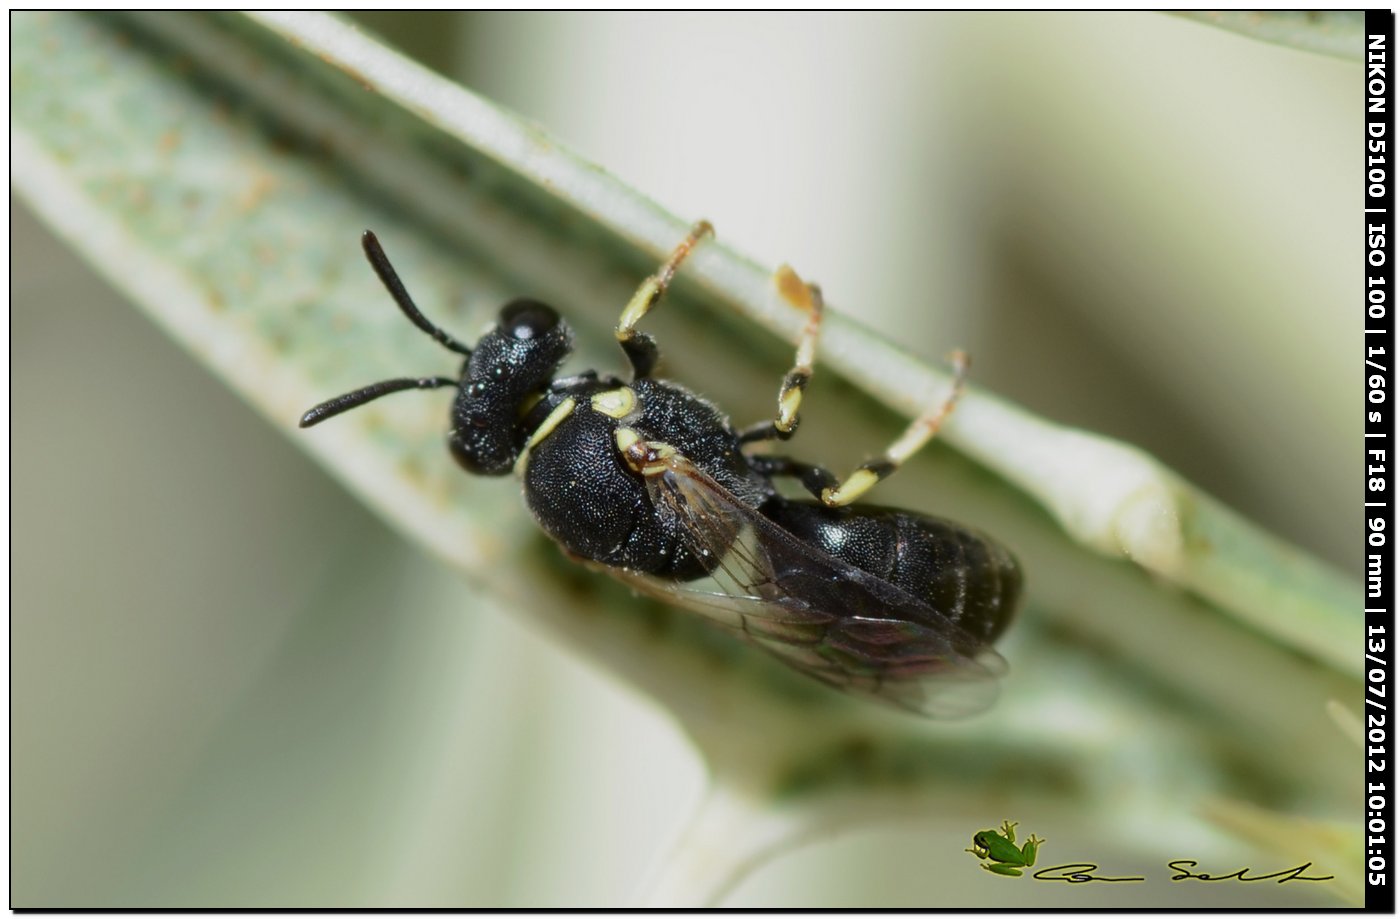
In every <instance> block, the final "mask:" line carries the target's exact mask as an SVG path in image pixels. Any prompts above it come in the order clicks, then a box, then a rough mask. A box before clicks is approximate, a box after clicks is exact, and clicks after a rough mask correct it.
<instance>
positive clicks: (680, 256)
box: [614, 220, 715, 377]
mask: <svg viewBox="0 0 1400 919" xmlns="http://www.w3.org/2000/svg"><path fill="white" fill-rule="evenodd" d="M714 232H715V230H714V227H712V226H710V224H709V222H708V221H705V220H701V221H700V222H698V223H696V224H695V226H693V227H691V228H690V233H689V234H688V235H687V236H686V238H685V239H683V240H681V242H680V245H678V246H676V248H675V249H673V250H672V251H671V255H670V257H669V258H667V259H666V261H665V262H664V263H663V264H662V265H661V267H660V268H658V269H657V270H656V273H655V274H653V275H652V276H651V277H649V278H647V279H646V280H645V281H643V282H642V284H641V286H640V287H638V288H637V292H636V293H634V294H633V295H632V299H630V300H628V301H627V305H626V306H625V307H623V309H622V315H621V316H619V317H618V319H617V328H616V329H615V330H614V334H615V335H616V336H617V341H618V344H620V345H622V350H623V351H625V352H627V357H628V358H629V359H630V360H631V361H632V368H633V371H634V372H635V374H636V376H639V377H644V376H646V375H647V374H649V373H650V372H651V368H652V365H653V364H655V363H656V345H655V343H653V342H652V340H651V339H650V338H649V337H648V336H646V335H642V334H641V333H639V332H637V331H636V327H637V323H639V322H641V321H642V317H643V316H645V315H646V314H647V313H649V312H651V308H652V307H654V306H655V305H656V303H657V301H658V300H660V299H661V297H662V295H663V294H665V293H666V287H667V285H669V284H670V283H671V279H672V278H673V277H675V274H676V271H677V269H679V268H680V267H681V263H682V262H684V261H685V260H686V257H687V256H689V255H690V253H691V251H692V250H693V249H694V248H695V247H696V246H697V245H698V244H699V243H700V240H702V239H704V238H705V237H706V236H712V235H714Z"/></svg>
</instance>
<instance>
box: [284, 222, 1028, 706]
mask: <svg viewBox="0 0 1400 919" xmlns="http://www.w3.org/2000/svg"><path fill="white" fill-rule="evenodd" d="M710 232H711V229H710V226H709V224H707V223H703V222H702V223H699V224H697V225H696V226H695V227H694V229H693V230H692V231H691V233H690V235H689V236H687V237H686V239H685V240H684V241H682V242H681V244H680V245H678V246H677V247H676V249H675V251H674V252H672V253H671V256H670V258H668V259H667V260H666V262H665V263H664V264H663V265H662V266H661V268H660V269H659V270H658V271H657V272H656V273H655V274H654V275H652V276H651V277H649V278H647V279H646V280H645V281H644V282H642V285H641V287H640V288H638V290H637V292H636V294H634V295H633V296H632V299H631V300H630V301H628V303H627V306H626V308H625V309H624V310H623V311H622V316H621V317H620V318H619V320H618V323H617V329H616V334H617V340H618V342H619V344H620V345H621V346H622V350H623V351H624V352H625V353H626V355H627V358H628V360H629V361H630V363H631V365H632V373H631V379H630V380H623V379H621V378H620V377H615V376H610V375H600V374H599V373H597V372H596V371H592V370H589V371H585V372H583V373H580V374H577V375H575V376H568V377H556V375H555V374H556V373H557V372H558V370H559V367H560V365H561V364H562V363H563V362H564V359H565V358H566V357H568V355H569V353H570V351H571V350H572V348H573V333H572V331H571V330H570V329H569V326H568V325H567V324H566V323H565V322H564V321H563V320H562V319H561V318H560V317H559V314H558V313H556V312H555V311H554V310H553V309H552V308H550V307H548V306H546V305H545V304H543V303H539V302H537V301H535V300H529V299H518V300H514V301H512V302H510V303H508V304H506V305H505V306H504V307H503V308H502V309H501V311H500V315H499V317H498V320H497V323H496V325H495V327H494V328H492V329H490V330H489V331H487V332H486V333H485V334H484V335H482V337H481V338H480V340H478V341H477V343H476V345H475V346H474V347H468V346H466V345H464V344H462V343H461V342H459V341H458V340H457V339H455V338H453V337H452V336H451V335H449V334H447V333H446V332H444V331H443V330H442V329H439V328H438V327H437V326H435V325H433V324H432V323H431V322H429V321H428V319H427V318H426V317H424V315H423V314H422V313H421V312H419V310H418V308H417V306H415V305H414V303H413V300H412V298H411V297H410V296H409V295H408V291H407V290H406V289H405V288H404V286H403V283H402V282H401V281H400V280H399V277H398V274H397V273H396V272H395V271H394V269H393V266H392V265H391V264H390V263H389V259H388V257H387V256H386V255H385V254H384V250H383V249H382V248H380V245H379V241H378V240H377V239H376V238H375V236H374V234H373V233H370V232H368V231H367V232H366V233H365V234H364V249H365V255H366V256H367V257H368V258H369V262H370V264H371V265H372V266H373V267H374V270H375V272H376V273H377V274H378V275H379V279H380V280H381V281H382V282H383V283H384V286H385V287H386V288H387V289H388V291H389V293H390V294H391V295H392V296H393V298H394V301H395V302H396V303H397V304H398V305H399V309H401V310H402V311H403V313H404V315H405V316H407V317H408V319H409V320H410V321H411V322H412V323H413V324H414V325H416V326H417V327H418V328H420V329H422V330H423V331H424V332H426V333H427V334H429V335H431V336H432V337H433V338H434V339H435V340H436V341H437V342H438V343H439V344H441V345H442V346H443V347H445V348H447V349H448V350H450V351H455V352H457V353H458V354H461V355H463V357H464V360H463V363H462V371H461V375H460V378H453V377H423V378H407V379H397V380H385V381H383V382H380V383H375V384H373V385H371V386H366V387H365V388H363V389H358V390H355V391H354V392H350V393H346V394H345V395H343V396H338V397H336V398H334V399H331V400H329V401H328V402H323V403H322V404H320V405H318V406H316V407H315V408H313V409H311V410H310V411H309V412H307V413H306V414H305V415H304V416H302V419H301V426H302V427H310V426H311V425H314V424H318V423H319V422H322V421H324V420H326V419H327V418H330V417H332V416H333V415H338V414H340V413H341V412H343V411H346V410H347V409H351V408H355V407H356V406H360V405H364V404H365V403H366V402H369V401H371V400H374V399H378V398H379V397H380V396H383V395H386V394H388V393H392V392H399V391H401V390H405V389H438V388H440V387H450V388H454V389H456V390H457V397H456V399H455V401H454V402H453V405H452V427H451V430H450V432H449V433H448V437H447V446H448V449H449V450H450V451H451V453H452V455H453V457H455V458H456V460H457V462H458V463H460V464H461V465H462V467H463V468H464V469H466V470H467V471H468V472H470V473H474V474H478V475H504V474H506V473H508V472H510V471H511V470H512V469H517V470H519V471H520V472H521V474H522V476H523V478H524V488H525V500H526V503H528V504H529V507H530V511H531V513H533V514H534V516H535V519H536V521H538V522H539V525H540V526H541V527H543V528H544V530H545V532H547V533H548V534H549V535H550V536H551V537H553V538H554V540H555V541H556V542H558V543H559V545H560V546H562V547H563V549H564V551H565V552H566V553H568V554H569V555H571V556H573V557H575V558H578V559H581V560H583V561H585V562H587V563H589V564H591V565H592V566H594V567H597V568H600V569H601V570H603V571H606V572H607V573H608V574H611V575H613V576H614V577H617V578H619V579H621V580H622V581H624V582H626V583H628V584H630V585H632V586H633V587H635V588H636V589H638V590H641V591H644V592H645V593H648V594H650V595H653V596H656V597H659V598H661V599H663V600H665V601H667V602H670V603H673V604H679V605H681V606H684V607H686V608H688V609H691V610H694V611H696V612H699V613H702V614H704V615H706V616H708V617H711V618H712V619H715V620H718V621H719V622H721V623H723V624H725V625H728V626H730V627H733V628H735V629H736V630H738V631H739V632H740V633H741V634H743V636H744V637H745V638H747V639H748V640H749V641H752V642H754V643H755V644H757V645H759V646H760V647H762V648H763V649H764V650H766V651H768V652H770V653H772V654H774V655H776V656H777V657H779V658H781V659H782V660H783V661H785V662H787V663H788V664H790V665H792V666H793V667H795V668H797V669H798V670H800V671H802V672H803V673H806V674H809V675H810V676H813V677H815V678H816V679H819V680H821V681H823V682H825V683H828V684H831V685H833V686H836V687H839V688H841V689H845V690H847V691H850V692H854V693H859V694H862V695H866V696H871V697H874V698H877V699H880V700H882V701H885V702H889V703H892V704H894V705H898V706H901V707H904V708H907V709H910V710H913V711H917V712H921V713H924V714H928V715H935V716H954V715H961V714H969V713H972V712H976V711H979V710H981V709H983V708H985V707H986V706H987V705H989V704H990V703H991V702H992V700H993V699H994V698H995V696H996V689H997V677H998V676H1000V675H1001V674H1002V673H1003V672H1004V671H1005V663H1004V662H1003V661H1002V659H1001V657H1000V656H999V655H997V654H996V652H994V651H992V650H991V648H990V645H991V643H992V642H994V641H995V640H996V639H997V637H998V636H999V635H1000V634H1001V633H1002V632H1003V631H1004V630H1005V629H1006V626H1007V625H1008V624H1009V623H1010V621H1011V617H1012V614H1013V613H1014V611H1015V607H1016V601H1017V597H1018V595H1019V593H1020V588H1021V574H1020V569H1019V568H1018V567H1017V564H1016V561H1015V559H1014V558H1013V557H1012V556H1011V554H1010V553H1009V552H1007V551H1006V549H1004V548H1002V547H1001V546H1000V545H998V544H997V543H995V542H993V541H992V540H990V539H988V538H987V537H985V536H982V535H981V534H979V533H977V532H975V531H973V530H970V529H968V528H966V527H963V526H960V525H958V524H956V523H952V522H950V521H946V520H939V519H937V518H934V517H926V516H924V515H922V514H915V513H911V512H909V511H903V510H896V509H891V508H883V507H874V506H871V505H864V504H852V502H853V501H854V500H855V499H856V498H857V497H859V496H860V495H861V494H862V493H863V492H865V491H866V490H867V489H869V488H870V487H871V486H872V485H874V484H875V483H876V482H877V481H879V480H880V479H882V478H884V477H885V476H887V475H889V474H890V473H892V472H893V471H894V470H895V469H896V468H898V466H899V465H900V464H901V463H902V462H904V461H905V460H906V459H908V457H909V456H910V455H911V454H913V453H914V452H915V451H916V450H918V449H919V447H921V446H923V444H924V443H926V442H927V441H928V440H929V439H930V438H931V437H932V436H933V435H934V433H935V432H936V431H937V429H938V426H939V424H940V423H941V422H942V420H943V419H944V418H945V417H946V416H947V415H948V413H949V412H950V411H951V410H952V407H953V403H954V401H955V400H956V398H957V394H958V392H959V391H960V388H961V384H962V380H963V376H964V375H965V373H966V361H965V359H964V358H963V357H962V356H961V355H956V356H955V366H956V369H957V375H956V377H955V383H954V389H953V393H952V395H951V396H950V397H949V398H948V399H947V400H946V401H945V402H944V403H943V404H942V405H939V406H937V407H935V409H933V410H931V411H929V412H928V413H926V414H925V415H924V416H923V417H921V418H919V419H916V420H915V421H914V423H913V424H912V425H911V426H910V427H909V429H908V430H907V431H906V432H905V433H904V435H902V436H901V437H900V438H899V439H898V440H897V441H895V443H894V444H893V445H892V446H891V447H890V448H889V449H888V450H887V451H886V452H885V454H884V455H883V456H882V457H880V458H879V459H878V460H875V461H872V462H867V463H865V464H863V465H861V466H860V467H859V468H858V469H857V470H856V471H855V472H853V473H852V474H851V475H850V476H849V477H847V478H846V479H845V480H844V481H838V480H837V478H836V477H835V476H834V475H832V474H831V473H830V472H828V471H827V470H825V469H823V468H821V467H819V466H813V465H809V464H806V463H800V462H797V461H795V460H792V459H789V458H787V457H783V456H775V455H771V454H756V453H747V452H745V451H744V447H745V445H747V444H753V443H758V442H762V441H768V440H786V439H787V438H789V437H791V436H792V434H793V432H794V431H796V429H797V424H798V414H797V410H798V406H799V404H800V402H801V399H802V392H803V389H804V388H805V387H806V384H807V381H808V380H809V379H810V378H811V374H812V365H813V361H814V357H815V352H816V344H817V339H818V333H819V330H820V327H821V318H822V301H821V294H820V291H818V289H817V288H816V287H815V286H804V285H802V283H801V282H800V281H799V280H798V278H797V276H796V275H795V274H793V273H792V271H791V270H790V269H784V271H783V272H780V274H779V276H778V278H777V280H778V282H779V287H780V288H781V289H783V290H784V291H785V292H786V294H787V297H788V299H789V300H790V301H792V302H794V303H796V304H798V305H801V306H802V307H803V308H804V309H805V310H806V312H807V316H808V321H807V324H806V328H805V331H804V333H803V336H802V339H801V343H800V344H799V346H798V349H797V359H796V363H795V366H794V367H793V369H792V370H791V371H790V372H789V373H788V374H787V376H786V377H784V379H783V382H782V386H781V388H780V390H779V394H778V412H777V416H776V418H775V419H774V420H772V421H766V422H763V423H761V424H758V425H755V426H753V427H750V428H747V429H744V430H736V429H735V428H734V427H732V426H731V425H730V423H729V420H728V419H727V418H726V417H725V416H724V415H723V414H721V413H720V411H719V410H718V409H716V408H715V407H714V406H713V405H711V404H710V403H709V402H707V401H705V400H704V399H702V398H700V397H699V396H697V395H695V394H694V393H692V392H690V391H689V390H686V389H684V388H682V387H680V386H677V385H676V384H674V383H668V382H665V381H663V380H658V379H655V378H654V377H653V376H652V370H653V368H654V367H655V365H656V360H657V356H658V354H657V349H656V343H655V341H654V340H653V339H652V338H651V336H649V335H647V334H645V333H642V332H638V331H636V325H637V323H638V322H639V321H640V320H641V319H642V317H643V316H645V315H646V314H647V312H648V311H649V310H651V308H652V307H653V306H655V305H656V303H657V301H658V300H660V298H661V296H662V294H663V293H664V292H665V290H666V286H667V284H668V283H669V282H670V280H671V278H672V277H673V276H674V275H675V272H676V270H677V269H678V268H679V267H680V264H681V262H683V261H684V260H685V258H686V256H687V255H689V254H690V252H691V250H692V249H694V248H695V246H696V244H697V243H699V242H700V240H701V239H702V238H703V237H705V236H706V235H708V234H709V233H710ZM779 476H788V477H793V478H795V479H797V480H798V481H800V482H801V483H802V485H803V486H804V487H805V488H806V489H807V490H808V491H810V492H811V493H812V495H813V500H801V501H798V500H792V499H789V498H786V497H783V496H782V495H780V494H779V493H778V491H777V489H776V488H775V487H774V484H773V479H774V478H776V477H779Z"/></svg>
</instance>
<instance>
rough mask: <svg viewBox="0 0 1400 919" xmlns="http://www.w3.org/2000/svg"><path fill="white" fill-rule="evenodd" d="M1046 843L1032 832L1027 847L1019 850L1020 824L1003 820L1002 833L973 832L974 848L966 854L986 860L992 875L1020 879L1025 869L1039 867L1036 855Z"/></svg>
mask: <svg viewBox="0 0 1400 919" xmlns="http://www.w3.org/2000/svg"><path fill="white" fill-rule="evenodd" d="M1044 844H1045V840H1043V839H1040V838H1038V837H1037V836H1036V835H1035V834H1034V833H1032V834H1031V835H1030V837H1029V838H1028V839H1027V840H1026V844H1025V845H1023V846H1021V848H1019V849H1018V848H1016V824H1014V823H1011V822H1009V821H1006V820H1003V821H1002V822H1001V830H1000V832H998V831H996V830H982V831H981V832H979V833H973V834H972V848H970V849H964V850H963V851H964V852H971V853H972V854H973V855H975V856H977V857H978V858H980V859H984V861H983V863H982V867H983V868H984V869H985V870H987V871H990V872H991V873H992V874H1001V875H1005V876H1006V877H1015V878H1018V877H1020V876H1021V869H1022V868H1029V867H1030V866H1031V865H1034V864H1035V855H1036V852H1037V851H1039V849H1040V847H1041V846H1042V845H1044Z"/></svg>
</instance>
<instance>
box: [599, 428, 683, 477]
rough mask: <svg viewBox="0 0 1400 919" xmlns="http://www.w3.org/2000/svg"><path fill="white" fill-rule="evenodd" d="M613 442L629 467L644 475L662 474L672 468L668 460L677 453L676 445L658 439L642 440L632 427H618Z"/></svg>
mask: <svg viewBox="0 0 1400 919" xmlns="http://www.w3.org/2000/svg"><path fill="white" fill-rule="evenodd" d="M613 442H614V443H615V444H617V452H619V453H621V454H622V459H623V461H624V462H625V463H627V466H628V468H629V469H631V470H632V471H633V472H639V473H641V474H642V475H660V474H661V473H663V472H665V471H666V470H667V469H668V468H670V463H669V462H668V460H669V459H670V458H671V457H673V456H675V455H676V448H675V447H673V446H671V445H670V444H663V443H661V442H660V441H656V440H642V436H641V435H640V434H638V433H637V432H636V431H634V430H632V429H631V428H618V429H617V430H616V431H615V432H613Z"/></svg>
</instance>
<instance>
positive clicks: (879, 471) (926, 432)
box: [821, 351, 969, 507]
mask: <svg viewBox="0 0 1400 919" xmlns="http://www.w3.org/2000/svg"><path fill="white" fill-rule="evenodd" d="M952 361H953V389H952V392H950V393H949V394H948V398H946V399H944V400H943V403H942V404H941V405H938V406H935V407H932V408H930V409H929V410H928V411H926V412H924V413H923V414H922V415H920V416H919V417H918V418H915V419H914V421H913V422H912V423H911V424H910V425H909V427H908V428H906V429H905V431H904V433H903V434H901V435H899V439H898V440H896V441H895V442H894V443H892V444H890V446H889V449H887V450H885V452H884V454H883V455H882V456H881V457H880V458H879V459H874V460H869V461H868V462H864V463H861V464H860V466H858V467H857V468H856V471H855V472H852V473H851V474H850V475H848V476H847V477H846V479H845V481H843V482H842V483H841V484H840V485H837V486H836V487H834V488H825V489H823V490H822V493H821V499H822V503H823V504H826V505H827V506H829V507H840V506H841V505H843V504H850V503H851V502H852V501H855V500H856V499H857V498H859V497H860V496H861V495H863V494H865V493H866V492H867V491H869V490H870V488H871V487H872V486H873V485H874V484H875V483H876V482H878V481H880V480H881V479H884V478H888V477H889V476H890V475H892V474H893V473H894V471H895V470H896V469H898V468H899V467H900V466H901V465H903V464H904V461H905V460H907V459H909V457H911V456H913V455H914V454H915V453H917V452H918V451H919V448H920V447H922V446H923V445H924V444H926V443H928V442H929V441H930V440H932V439H933V435H935V434H937V433H938V429H939V427H940V426H941V425H942V424H943V422H944V421H945V420H946V419H947V417H948V416H949V415H950V414H952V411H953V406H954V405H956V404H957V401H958V397H959V396H960V395H962V389H963V382H964V381H965V380H966V379H967V368H968V363H969V361H968V357H967V355H966V354H965V353H963V352H962V351H954V352H953V357H952Z"/></svg>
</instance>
